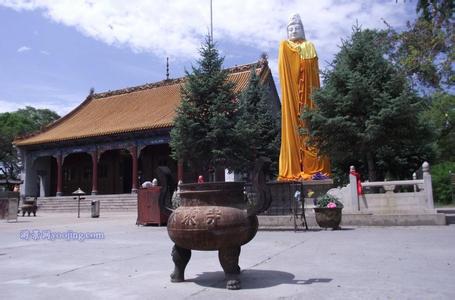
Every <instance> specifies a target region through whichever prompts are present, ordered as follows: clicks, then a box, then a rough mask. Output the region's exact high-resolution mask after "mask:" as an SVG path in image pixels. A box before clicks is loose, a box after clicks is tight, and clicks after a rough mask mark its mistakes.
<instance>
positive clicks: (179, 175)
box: [177, 159, 183, 182]
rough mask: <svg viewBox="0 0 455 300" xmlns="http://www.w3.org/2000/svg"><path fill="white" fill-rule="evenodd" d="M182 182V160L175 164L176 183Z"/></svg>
mask: <svg viewBox="0 0 455 300" xmlns="http://www.w3.org/2000/svg"><path fill="white" fill-rule="evenodd" d="M180 180H181V181H182V182H183V160H181V159H180V160H179V161H178V163H177V181H180Z"/></svg>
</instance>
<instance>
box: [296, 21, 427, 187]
mask: <svg viewBox="0 0 455 300" xmlns="http://www.w3.org/2000/svg"><path fill="white" fill-rule="evenodd" d="M386 36H387V34H386V32H384V31H376V30H361V29H360V28H359V27H354V31H353V34H352V36H351V38H350V39H349V40H348V41H344V42H343V45H342V46H341V50H340V52H339V53H338V54H337V55H336V57H335V60H334V61H333V63H332V66H331V68H330V69H329V70H328V71H327V72H324V73H323V79H324V85H323V87H322V88H321V89H320V90H318V91H316V92H315V93H314V94H313V99H314V102H315V103H316V105H317V108H316V109H315V110H312V111H305V112H304V113H303V114H302V117H303V118H304V119H305V120H307V121H309V125H310V128H309V133H310V137H311V139H310V142H311V143H312V144H315V145H317V146H318V147H319V148H320V149H321V151H322V152H323V153H325V154H327V155H329V156H330V158H331V160H332V166H333V167H334V172H335V173H336V172H337V171H338V172H342V173H343V174H346V172H347V170H348V168H349V165H356V167H357V168H358V169H360V170H361V171H363V172H365V171H367V172H368V177H369V179H370V180H377V179H380V178H384V176H385V173H386V172H388V173H389V174H390V176H393V177H395V178H402V177H405V178H409V176H410V174H412V172H413V171H414V170H416V169H418V168H419V166H420V164H421V163H422V161H423V160H424V159H428V158H429V157H428V156H430V155H431V149H430V147H429V146H428V145H429V138H430V137H431V133H430V130H429V128H428V126H427V125H426V124H425V123H424V122H422V121H421V120H420V119H419V114H420V113H421V111H422V110H423V105H422V100H421V99H420V98H419V97H418V96H417V94H416V92H415V91H414V90H413V89H412V88H411V87H410V84H409V82H408V80H407V78H406V77H405V75H403V74H402V73H401V72H399V71H398V70H397V68H396V67H395V66H394V65H393V64H391V63H390V62H389V61H388V60H387V58H386V55H385V54H386V53H387V51H388V50H389V49H387V46H386V45H387V43H386V42H384V39H385V38H386ZM344 177H346V176H345V175H344Z"/></svg>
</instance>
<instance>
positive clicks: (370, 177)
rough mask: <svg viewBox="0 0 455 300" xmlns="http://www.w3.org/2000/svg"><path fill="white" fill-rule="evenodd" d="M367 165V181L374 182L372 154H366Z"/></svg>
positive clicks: (374, 172) (374, 171)
mask: <svg viewBox="0 0 455 300" xmlns="http://www.w3.org/2000/svg"><path fill="white" fill-rule="evenodd" d="M367 164H368V180H369V181H376V167H375V163H374V158H373V153H371V152H367Z"/></svg>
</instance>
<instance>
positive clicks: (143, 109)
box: [14, 60, 280, 197]
mask: <svg viewBox="0 0 455 300" xmlns="http://www.w3.org/2000/svg"><path fill="white" fill-rule="evenodd" d="M254 66H256V72H257V74H259V76H260V78H261V80H262V82H263V84H264V86H265V87H266V88H267V89H268V91H269V95H270V101H271V102H272V106H273V110H274V111H275V113H279V111H280V101H279V97H278V94H277V91H276V87H275V83H274V81H273V77H272V74H271V72H270V68H269V67H268V64H267V61H266V60H261V61H260V62H259V63H257V64H247V65H242V66H236V67H233V68H230V69H227V70H228V72H229V77H228V80H230V81H232V82H234V83H235V90H236V92H240V91H242V90H244V89H245V88H246V87H247V85H248V82H249V78H250V72H251V70H252V68H253V67H254ZM184 80H185V78H179V79H172V80H163V81H160V82H156V83H151V84H145V85H141V86H135V87H130V88H125V89H121V90H116V91H108V92H104V93H94V92H91V93H90V94H89V95H88V97H87V98H86V99H85V101H83V102H82V103H81V104H80V105H79V106H78V107H76V108H75V109H74V110H73V111H71V112H70V113H68V114H67V115H65V116H64V117H62V118H60V119H59V120H57V121H55V122H54V123H52V124H50V125H49V126H47V127H46V128H44V129H43V130H41V131H40V132H37V133H35V134H33V135H30V136H26V137H22V138H19V139H17V140H15V141H14V144H15V145H16V147H17V148H18V150H19V153H20V156H21V160H22V163H23V171H22V180H23V183H22V186H21V195H22V196H34V197H36V196H41V197H44V196H46V197H48V196H61V195H71V193H72V192H73V191H75V190H76V189H77V188H79V187H80V188H81V189H82V190H84V191H86V192H89V193H90V192H91V193H92V194H93V195H96V194H124V193H132V192H135V191H136V190H137V189H138V186H139V184H141V183H142V182H144V181H147V180H150V181H151V180H152V179H153V178H154V177H155V176H154V170H156V168H157V167H158V166H168V167H169V168H170V169H171V171H172V173H173V175H174V178H176V179H182V180H184V181H185V182H190V181H194V180H195V178H196V177H195V174H192V173H191V172H190V170H187V169H185V167H184V165H185V164H184V162H176V161H174V160H173V159H172V158H171V157H170V153H171V150H170V147H169V141H170V135H169V133H170V130H171V129H172V126H173V119H174V116H175V112H176V108H177V106H178V105H179V103H180V99H181V97H180V91H181V87H182V84H183V82H184ZM218 178H219V177H218Z"/></svg>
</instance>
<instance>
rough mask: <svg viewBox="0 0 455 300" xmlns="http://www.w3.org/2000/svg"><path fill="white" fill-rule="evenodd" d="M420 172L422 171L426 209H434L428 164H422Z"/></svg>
mask: <svg viewBox="0 0 455 300" xmlns="http://www.w3.org/2000/svg"><path fill="white" fill-rule="evenodd" d="M422 171H423V188H424V191H425V195H426V200H427V208H428V209H434V202H433V185H432V183H431V174H430V164H429V163H428V162H426V161H425V162H424V163H423V164H422Z"/></svg>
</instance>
